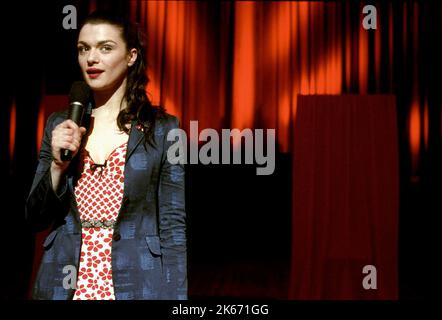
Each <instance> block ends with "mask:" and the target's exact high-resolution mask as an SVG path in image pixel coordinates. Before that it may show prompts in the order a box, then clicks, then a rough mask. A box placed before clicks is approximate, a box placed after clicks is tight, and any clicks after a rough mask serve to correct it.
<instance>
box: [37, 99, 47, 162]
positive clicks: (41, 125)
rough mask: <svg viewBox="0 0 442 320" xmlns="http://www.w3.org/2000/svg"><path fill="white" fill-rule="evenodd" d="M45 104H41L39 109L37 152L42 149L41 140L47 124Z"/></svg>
mask: <svg viewBox="0 0 442 320" xmlns="http://www.w3.org/2000/svg"><path fill="white" fill-rule="evenodd" d="M44 109H45V107H44V105H43V103H41V104H40V107H39V109H38V116H37V145H36V147H37V153H38V152H39V150H40V146H41V141H42V140H43V131H44V126H45V112H44Z"/></svg>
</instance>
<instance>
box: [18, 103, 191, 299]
mask: <svg viewBox="0 0 442 320" xmlns="http://www.w3.org/2000/svg"><path fill="white" fill-rule="evenodd" d="M66 115H67V110H65V111H63V112H56V113H53V114H51V115H50V116H49V118H48V121H47V124H46V127H45V131H44V137H43V141H42V145H41V150H40V156H39V163H38V166H37V170H36V174H35V177H34V181H33V183H32V187H31V191H30V194H29V197H28V199H27V201H26V219H27V222H28V223H29V225H30V226H31V227H32V228H33V229H34V230H35V231H40V230H44V229H47V228H49V227H51V230H52V231H51V232H50V234H49V235H48V237H47V238H46V240H45V241H44V244H43V246H44V254H43V258H42V262H41V265H40V268H39V270H38V273H37V277H36V281H35V284H34V287H33V294H32V296H33V298H34V299H50V300H68V299H72V297H73V295H74V292H75V289H74V288H73V287H75V283H74V284H73V285H72V282H73V281H71V283H70V284H71V285H69V281H68V280H69V278H67V277H68V276H69V272H70V271H69V270H78V265H79V259H80V246H81V223H80V218H79V213H78V208H77V205H76V201H75V197H74V186H75V183H76V179H77V177H76V175H77V173H76V172H75V171H74V170H70V169H71V168H73V167H74V165H75V160H76V159H77V158H78V157H75V158H74V159H73V160H72V163H71V165H70V167H69V168H68V170H67V173H66V179H64V182H61V185H60V190H59V191H58V192H57V193H55V192H54V191H53V189H52V181H51V174H50V165H51V162H52V153H51V136H52V130H53V129H54V128H55V126H57V125H58V124H59V123H61V122H63V121H64V120H65V119H66ZM134 124H135V123H132V127H131V130H130V133H129V140H128V147H127V154H126V164H125V169H124V175H125V181H124V194H123V200H122V204H121V209H120V212H119V215H118V218H117V221H116V224H115V227H114V238H113V241H112V275H113V284H114V291H115V298H116V299H117V300H144V299H161V300H164V299H168V300H184V299H187V250H186V249H187V247H186V221H185V220H186V213H185V202H184V200H185V197H184V196H185V194H184V167H183V165H180V164H170V163H169V161H167V150H168V147H169V146H170V145H171V144H173V143H174V142H169V141H167V139H166V137H167V133H168V132H169V130H171V129H173V128H178V127H179V123H178V120H177V118H175V117H173V116H171V115H167V114H166V116H165V117H164V118H161V119H158V120H157V121H156V125H155V132H154V141H155V143H156V148H154V147H152V146H150V145H149V144H146V146H144V145H145V144H144V143H143V142H144V140H145V139H144V134H143V132H142V131H140V130H139V129H137V128H136V126H135V125H134ZM77 160H78V159H77ZM74 268H75V269H74Z"/></svg>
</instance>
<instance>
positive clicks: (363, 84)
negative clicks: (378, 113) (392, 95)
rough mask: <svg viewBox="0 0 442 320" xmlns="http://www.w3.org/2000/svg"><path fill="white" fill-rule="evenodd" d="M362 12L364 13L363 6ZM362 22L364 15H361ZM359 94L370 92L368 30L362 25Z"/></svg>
mask: <svg viewBox="0 0 442 320" xmlns="http://www.w3.org/2000/svg"><path fill="white" fill-rule="evenodd" d="M360 12H362V5H361V9H360ZM361 21H362V15H361ZM358 57H359V63H358V67H359V70H358V71H359V72H358V74H359V93H360V94H367V91H368V30H365V29H364V28H363V27H362V23H361V24H359V52H358Z"/></svg>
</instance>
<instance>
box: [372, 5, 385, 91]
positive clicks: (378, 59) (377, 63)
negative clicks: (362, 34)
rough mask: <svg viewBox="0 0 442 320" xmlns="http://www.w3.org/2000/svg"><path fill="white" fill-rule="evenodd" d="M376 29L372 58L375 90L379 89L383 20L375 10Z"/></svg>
mask: <svg viewBox="0 0 442 320" xmlns="http://www.w3.org/2000/svg"><path fill="white" fill-rule="evenodd" d="M376 23H377V26H376V27H377V29H376V30H373V31H374V51H375V53H374V59H375V66H374V68H375V81H376V92H380V91H381V58H382V47H381V46H382V42H381V35H382V31H383V20H382V12H380V11H379V10H378V11H377V19H376Z"/></svg>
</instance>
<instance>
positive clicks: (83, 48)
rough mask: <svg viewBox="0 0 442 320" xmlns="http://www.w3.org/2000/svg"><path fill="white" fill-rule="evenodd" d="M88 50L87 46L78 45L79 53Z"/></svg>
mask: <svg viewBox="0 0 442 320" xmlns="http://www.w3.org/2000/svg"><path fill="white" fill-rule="evenodd" d="M86 51H87V48H86V47H78V53H79V54H82V53H85V52H86Z"/></svg>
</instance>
